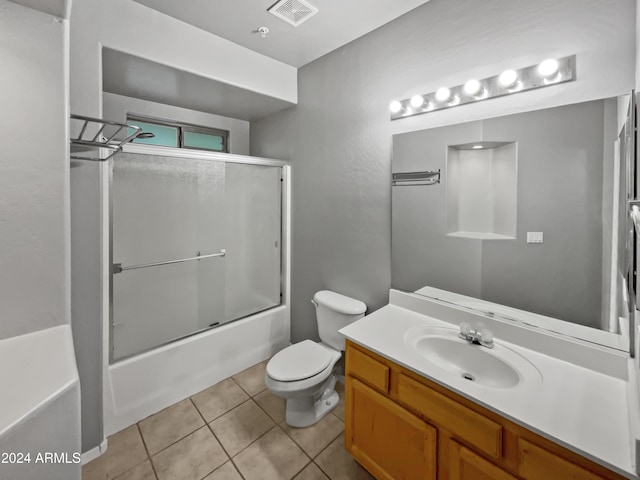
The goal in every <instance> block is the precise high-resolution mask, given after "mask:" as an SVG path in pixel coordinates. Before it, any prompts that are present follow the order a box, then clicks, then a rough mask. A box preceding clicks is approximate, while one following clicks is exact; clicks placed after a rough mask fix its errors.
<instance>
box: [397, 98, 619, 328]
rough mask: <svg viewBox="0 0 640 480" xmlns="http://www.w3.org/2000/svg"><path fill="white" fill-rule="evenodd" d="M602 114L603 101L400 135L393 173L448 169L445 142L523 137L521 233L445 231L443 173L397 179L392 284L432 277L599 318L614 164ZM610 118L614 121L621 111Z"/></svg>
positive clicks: (561, 314) (431, 281)
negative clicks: (607, 180) (536, 234)
mask: <svg viewBox="0 0 640 480" xmlns="http://www.w3.org/2000/svg"><path fill="white" fill-rule="evenodd" d="M609 102H610V101H609ZM606 113H609V112H608V110H606V109H605V101H603V100H601V101H594V102H585V103H580V104H576V105H570V106H566V107H556V108H551V109H544V110H538V111H534V112H529V113H522V114H517V115H508V116H505V117H499V118H493V119H489V120H485V121H479V122H473V123H470V124H462V125H455V126H450V127H442V128H435V129H430V130H423V131H419V132H413V133H406V134H402V135H397V136H395V137H394V149H393V171H394V172H396V171H398V172H402V171H415V170H425V169H441V170H442V172H443V174H444V175H447V164H446V150H447V146H448V145H451V144H455V143H471V142H479V141H509V142H517V152H518V153H517V169H518V179H517V189H518V190H517V191H518V195H517V234H516V239H515V240H476V239H458V238H452V237H447V236H446V233H447V224H446V221H443V217H444V214H443V212H444V211H446V209H447V205H446V195H445V184H446V182H443V183H441V184H440V185H436V186H431V187H413V188H394V189H393V204H392V217H393V237H392V245H393V250H392V284H393V286H394V287H396V288H401V289H404V290H417V289H419V288H421V287H423V286H426V285H428V286H432V287H436V288H442V289H445V290H451V291H453V292H456V293H461V294H464V295H470V296H474V297H478V298H482V299H484V300H488V301H492V302H496V303H500V304H503V305H507V306H511V307H515V308H520V309H523V310H527V311H532V312H536V313H540V314H543V315H548V316H552V317H556V318H560V319H563V320H568V321H571V322H574V323H580V324H583V325H588V326H592V327H599V326H600V323H601V303H602V282H603V271H605V270H608V268H609V266H608V265H603V262H602V260H603V258H602V249H603V247H602V244H603V223H602V215H603V195H602V193H603V173H604V167H605V165H606V166H607V167H608V168H607V170H611V165H612V157H613V140H614V139H613V137H612V136H611V135H608V138H606V139H605V138H604V133H605V114H606ZM607 120H609V121H610V122H611V123H613V124H614V125H615V117H612V116H611V115H607ZM605 140H606V142H607V143H608V144H609V147H610V148H609V149H608V155H607V157H606V159H603V144H604V143H605ZM609 177H610V175H609ZM608 217H609V219H610V218H611V211H609V215H608ZM528 231H542V232H544V243H543V244H541V245H540V244H527V242H526V236H527V232H528ZM471 255H473V258H471V259H469V260H467V259H466V258H465V257H469V256H471ZM470 278H473V279H474V280H475V281H474V284H473V285H472V288H470V285H469V281H470Z"/></svg>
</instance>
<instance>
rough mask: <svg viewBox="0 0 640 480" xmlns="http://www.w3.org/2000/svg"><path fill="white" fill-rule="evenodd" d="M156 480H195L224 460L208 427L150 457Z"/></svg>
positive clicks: (222, 452)
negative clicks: (156, 476)
mask: <svg viewBox="0 0 640 480" xmlns="http://www.w3.org/2000/svg"><path fill="white" fill-rule="evenodd" d="M151 460H152V461H153V465H154V466H155V468H156V473H157V475H158V480H196V479H201V478H203V477H205V476H206V475H208V474H209V473H211V472H213V471H214V470H215V469H216V468H218V467H219V466H220V465H222V464H223V463H225V462H226V461H227V460H228V457H227V455H226V454H225V453H224V450H222V447H221V446H220V444H219V443H218V441H217V440H216V439H215V437H214V436H213V434H212V433H211V430H209V428H208V427H203V428H201V429H200V430H196V431H195V432H193V433H192V434H191V435H189V436H188V437H186V438H183V439H182V440H180V441H179V442H178V443H174V444H173V445H171V446H170V447H169V448H167V449H165V450H163V451H161V452H160V453H158V454H157V455H155V456H153V457H152V459H151Z"/></svg>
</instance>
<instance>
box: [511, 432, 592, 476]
mask: <svg viewBox="0 0 640 480" xmlns="http://www.w3.org/2000/svg"><path fill="white" fill-rule="evenodd" d="M518 474H519V475H520V476H521V477H522V478H524V479H527V480H546V479H548V478H562V479H563V480H600V479H601V478H602V477H600V476H598V475H596V474H594V473H591V472H590V471H589V470H585V469H584V468H582V467H579V466H578V465H576V464H574V463H571V462H569V461H567V460H565V459H563V458H560V457H558V456H557V455H555V454H553V453H551V452H548V451H547V450H545V449H543V448H540V447H538V446H537V445H534V444H533V443H530V442H527V441H526V440H524V439H522V438H519V439H518Z"/></svg>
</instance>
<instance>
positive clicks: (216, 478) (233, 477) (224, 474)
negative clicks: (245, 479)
mask: <svg viewBox="0 0 640 480" xmlns="http://www.w3.org/2000/svg"><path fill="white" fill-rule="evenodd" d="M204 480H242V476H240V474H239V473H238V470H236V467H235V466H234V465H233V463H232V462H231V461H228V462H227V463H225V464H224V465H222V466H221V467H220V468H218V469H217V470H216V471H215V472H213V473H212V474H211V475H207V476H206V477H205V478H204Z"/></svg>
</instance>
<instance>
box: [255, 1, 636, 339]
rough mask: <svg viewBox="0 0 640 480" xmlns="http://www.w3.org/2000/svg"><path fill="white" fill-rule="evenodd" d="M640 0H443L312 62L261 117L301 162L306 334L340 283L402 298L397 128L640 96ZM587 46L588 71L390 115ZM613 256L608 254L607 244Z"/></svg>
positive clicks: (271, 150)
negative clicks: (550, 83) (638, 84)
mask: <svg viewBox="0 0 640 480" xmlns="http://www.w3.org/2000/svg"><path fill="white" fill-rule="evenodd" d="M634 11H635V1H632V0H620V1H614V2H598V1H588V2H586V3H585V1H583V0H571V1H564V2H556V1H553V0H543V1H536V2H522V1H518V2H514V1H509V0H489V1H485V2H483V5H482V8H477V5H476V2H473V1H471V0H431V1H429V2H428V3H426V4H425V5H423V6H422V7H419V8H417V9H415V10H414V11H412V12H409V13H408V14H407V15H404V16H403V17H400V18H399V19H397V20H395V21H393V22H390V23H389V24H387V25H385V26H383V27H381V28H379V29H377V30H375V31H373V32H372V33H370V34H368V35H366V36H364V37H361V38H360V39H358V40H355V41H354V42H352V43H350V44H348V45H346V46H344V47H342V48H340V49H338V50H336V51H334V52H332V53H330V54H328V55H326V56H324V57H322V58H320V59H318V60H317V61H315V62H313V63H311V64H308V65H306V66H305V67H303V68H301V69H300V70H299V73H298V96H299V101H298V106H297V107H294V108H291V109H288V110H286V111H284V112H280V113H278V114H276V115H272V116H270V117H267V118H265V119H262V120H260V121H257V122H253V123H252V125H251V153H252V155H261V156H268V157H275V158H283V159H286V160H291V162H292V165H293V201H292V205H293V219H292V228H293V238H292V243H293V244H292V255H293V258H292V266H293V269H292V340H294V341H296V340H300V339H303V338H314V337H316V336H317V330H316V325H315V316H314V311H313V308H312V305H311V303H310V302H309V299H310V298H311V297H312V295H313V293H314V292H315V291H316V290H319V289H321V288H329V289H333V290H336V291H339V292H342V293H344V294H347V295H351V296H353V297H356V298H359V299H361V300H363V301H365V302H366V303H367V305H368V306H369V309H370V311H371V310H375V309H377V308H379V307H381V306H383V305H384V304H386V303H387V300H388V288H389V287H390V284H391V275H390V268H391V267H390V237H391V218H390V200H391V197H390V187H389V183H390V171H391V168H390V162H391V135H392V133H394V132H398V131H403V129H406V130H404V131H410V130H419V129H421V128H426V127H432V126H440V125H446V124H452V123H460V122H465V121H468V120H469V119H470V118H474V119H477V118H487V117H493V116H498V115H504V114H506V113H514V112H518V111H526V110H530V109H534V108H545V107H549V106H555V105H562V104H567V103H575V102H580V101H585V100H593V99H596V98H602V97H610V96H615V95H619V94H623V93H627V92H628V91H629V90H630V89H631V88H632V87H633V81H634V78H633V77H634V74H633V68H634V67H633V66H634V37H635V24H634V19H635V15H634ZM573 53H577V54H578V78H579V79H580V80H579V81H577V82H573V83H571V84H566V85H565V86H558V87H553V88H548V89H542V90H540V91H537V92H528V93H523V94H520V95H514V96H513V97H505V98H501V99H496V100H491V101H488V102H480V103H478V104H477V105H470V106H464V107H460V108H454V109H449V110H444V111H441V112H436V113H430V114H428V115H423V116H420V117H415V118H414V119H407V120H400V121H396V122H390V120H389V111H388V105H389V102H390V101H391V100H392V99H394V98H407V97H409V96H411V95H412V94H413V93H416V92H419V93H426V92H429V91H434V90H436V89H437V88H438V87H439V86H441V85H443V84H444V85H457V84H460V83H463V82H464V81H465V80H466V79H468V78H472V77H476V78H483V77H487V76H491V75H495V74H496V73H498V72H500V71H502V70H504V69H506V68H513V67H514V66H526V65H530V64H533V63H536V62H539V61H541V60H542V59H544V58H547V57H551V56H563V55H570V54H573ZM600 255H601V254H600Z"/></svg>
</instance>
